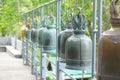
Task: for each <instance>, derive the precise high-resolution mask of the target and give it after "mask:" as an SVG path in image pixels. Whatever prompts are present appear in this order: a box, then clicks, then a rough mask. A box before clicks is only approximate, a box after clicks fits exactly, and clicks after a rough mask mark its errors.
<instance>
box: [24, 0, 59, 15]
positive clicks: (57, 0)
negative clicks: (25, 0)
mask: <svg viewBox="0 0 120 80" xmlns="http://www.w3.org/2000/svg"><path fill="white" fill-rule="evenodd" d="M59 1H61V0H53V1H50V2H48V3H45V4H43V5H41V6H39V7H36V8H34V9H31V10H29V11H27V12H24V13H23V14H25V13H29V12H31V11H33V10H36V9H38V8H41V7H45V6H48V5H50V4H53V3H56V2H59Z"/></svg>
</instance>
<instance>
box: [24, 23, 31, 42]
mask: <svg viewBox="0 0 120 80" xmlns="http://www.w3.org/2000/svg"><path fill="white" fill-rule="evenodd" d="M26 27H27V28H26V32H25V35H26V38H27V39H29V40H30V39H31V30H30V24H29V23H28V24H27V25H26Z"/></svg>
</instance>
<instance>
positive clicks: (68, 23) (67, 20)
mask: <svg viewBox="0 0 120 80" xmlns="http://www.w3.org/2000/svg"><path fill="white" fill-rule="evenodd" d="M70 16H71V17H73V15H72V14H71V15H70ZM66 17H67V18H66V28H67V29H73V23H72V20H71V19H69V15H68V12H67V14H66Z"/></svg>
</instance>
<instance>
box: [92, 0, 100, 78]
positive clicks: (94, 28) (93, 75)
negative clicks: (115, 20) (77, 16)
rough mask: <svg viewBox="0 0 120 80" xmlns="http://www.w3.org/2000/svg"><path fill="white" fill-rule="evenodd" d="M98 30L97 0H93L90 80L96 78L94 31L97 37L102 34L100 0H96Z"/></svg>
mask: <svg viewBox="0 0 120 80" xmlns="http://www.w3.org/2000/svg"><path fill="white" fill-rule="evenodd" d="M98 3H99V4H98V30H97V29H96V24H97V20H96V17H97V0H93V37H92V39H93V40H92V41H93V45H92V46H93V50H92V52H93V55H92V80H96V63H97V62H96V33H97V32H98V37H100V36H101V34H102V0H99V1H98Z"/></svg>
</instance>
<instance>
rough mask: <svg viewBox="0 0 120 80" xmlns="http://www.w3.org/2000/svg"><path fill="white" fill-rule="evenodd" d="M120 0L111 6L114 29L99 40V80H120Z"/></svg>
mask: <svg viewBox="0 0 120 80" xmlns="http://www.w3.org/2000/svg"><path fill="white" fill-rule="evenodd" d="M117 2H118V0H113V1H112V3H111V6H110V14H111V18H110V22H111V25H112V28H111V29H110V30H107V31H106V32H104V33H103V35H102V36H101V38H100V40H99V48H98V60H97V61H98V63H97V64H98V68H97V71H98V73H97V80H120V17H119V15H118V12H117V10H116V4H117Z"/></svg>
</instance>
